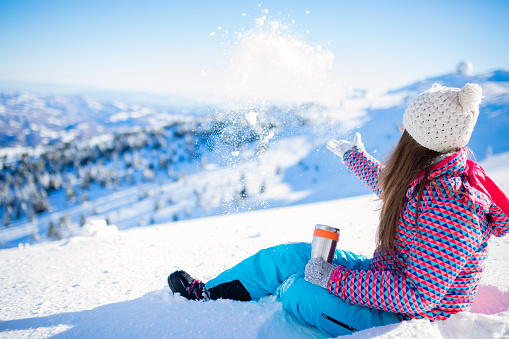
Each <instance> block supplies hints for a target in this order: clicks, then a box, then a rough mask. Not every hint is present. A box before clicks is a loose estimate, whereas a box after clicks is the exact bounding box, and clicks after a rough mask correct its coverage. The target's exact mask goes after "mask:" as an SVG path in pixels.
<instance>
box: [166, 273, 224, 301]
mask: <svg viewBox="0 0 509 339" xmlns="http://www.w3.org/2000/svg"><path fill="white" fill-rule="evenodd" d="M168 285H170V289H171V291H172V292H173V293H180V295H181V296H183V297H184V298H186V299H189V300H210V299H212V298H211V293H210V292H209V291H207V290H206V289H205V284H204V283H203V282H201V281H200V280H198V279H193V278H192V277H191V276H190V275H189V274H188V273H187V272H185V271H175V272H173V273H172V274H170V275H169V276H168ZM216 299H217V298H216Z"/></svg>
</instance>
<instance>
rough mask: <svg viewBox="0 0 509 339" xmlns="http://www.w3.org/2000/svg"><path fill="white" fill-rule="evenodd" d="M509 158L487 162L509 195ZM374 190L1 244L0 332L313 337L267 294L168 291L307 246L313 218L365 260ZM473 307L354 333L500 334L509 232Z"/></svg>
mask: <svg viewBox="0 0 509 339" xmlns="http://www.w3.org/2000/svg"><path fill="white" fill-rule="evenodd" d="M508 160H509V153H505V154H502V155H500V156H497V157H494V158H492V159H490V160H489V161H487V162H485V163H483V164H484V167H485V168H486V169H487V171H488V173H490V174H491V176H492V177H493V178H494V179H495V180H496V181H498V182H499V183H500V184H501V185H502V186H503V188H504V189H505V190H509V182H508V181H507V178H508V177H509V167H508V166H507V164H508ZM377 206H378V201H376V199H375V196H373V195H364V196H359V197H354V198H348V199H343V200H332V201H328V202H321V203H314V204H307V205H300V206H293V207H285V208H275V209H270V210H264V211H253V212H247V213H240V214H235V215H229V216H218V217H209V218H201V219H195V220H189V221H180V222H174V223H169V224H161V225H156V226H150V227H145V228H135V229H130V230H125V231H118V230H117V229H116V227H114V226H106V225H104V224H101V223H100V222H95V223H94V224H91V223H89V224H88V225H86V226H85V227H84V228H83V235H82V236H78V237H73V238H71V239H69V240H61V241H56V242H46V243H43V244H37V245H33V246H22V245H21V246H20V247H19V248H12V249H6V250H2V251H0V265H1V267H2V275H1V276H0V300H2V303H1V304H0V336H1V337H3V338H22V337H34V338H46V337H52V336H56V337H82V338H83V337H87V338H90V337H96V338H105V337H107V338H125V337H148V338H154V337H155V338H239V337H242V338H312V337H323V335H322V334H321V333H320V332H318V331H317V330H315V329H314V328H310V327H306V326H303V325H300V324H299V323H298V322H297V321H296V320H295V319H293V318H292V317H291V316H289V315H288V314H286V313H285V312H284V311H283V310H282V308H281V304H280V303H278V302H275V300H274V298H273V297H267V298H265V299H263V300H260V301H258V302H254V301H252V302H234V301H229V300H219V301H214V302H208V303H202V302H192V301H187V300H184V299H183V298H182V297H179V296H172V295H171V294H170V293H169V289H168V287H167V286H166V277H167V275H168V274H169V273H171V272H172V271H174V270H176V269H185V270H187V271H188V272H189V273H191V274H192V275H194V276H196V277H198V278H200V279H202V280H205V281H207V280H209V279H211V278H213V277H214V276H215V275H217V274H218V273H220V272H221V271H223V270H225V269H227V268H229V267H231V266H233V265H234V264H236V263H237V262H239V261H240V260H242V259H244V258H246V257H248V256H249V255H252V254H254V253H256V252H257V251H258V250H260V249H262V248H266V247H269V246H273V245H277V244H280V243H287V242H296V241H310V238H311V235H312V230H313V227H314V225H315V224H316V223H324V224H330V225H335V226H338V227H340V228H341V238H340V242H339V246H340V247H341V248H343V249H345V250H349V251H354V252H357V253H361V254H364V255H368V256H369V255H370V254H371V253H372V251H373V249H374V231H375V228H376V224H377V214H376V212H375V209H376V208H377ZM490 246H491V251H490V258H489V259H488V261H487V264H486V270H485V274H484V276H483V279H482V281H481V287H480V289H479V293H478V295H477V298H476V302H475V303H474V305H473V307H472V312H471V313H464V314H458V315H455V316H453V317H451V318H450V319H449V320H447V321H444V322H435V323H429V322H427V321H426V320H412V321H409V322H405V323H401V324H395V325H389V326H385V327H381V328H375V329H370V330H366V331H362V332H359V333H356V334H355V335H353V337H354V338H371V337H378V338H394V337H415V338H428V339H429V338H476V339H477V338H502V337H505V338H507V337H508V336H509V281H508V280H507V276H508V275H509V237H504V238H492V239H491V241H490Z"/></svg>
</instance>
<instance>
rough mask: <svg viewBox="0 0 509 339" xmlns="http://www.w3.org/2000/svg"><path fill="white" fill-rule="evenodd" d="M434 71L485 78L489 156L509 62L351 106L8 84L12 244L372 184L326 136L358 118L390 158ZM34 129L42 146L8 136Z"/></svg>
mask: <svg viewBox="0 0 509 339" xmlns="http://www.w3.org/2000/svg"><path fill="white" fill-rule="evenodd" d="M435 82H438V83H441V84H444V85H447V86H455V87H461V86H463V85H464V84H465V83H466V82H476V83H479V84H480V85H481V86H482V87H483V91H484V92H483V95H484V98H483V102H482V105H481V114H480V116H479V120H478V123H477V127H476V129H475V130H474V133H473V135H472V139H471V141H470V144H469V146H470V147H471V148H472V149H473V151H474V152H475V153H476V155H477V158H478V159H479V160H482V159H485V158H486V157H487V156H490V155H491V154H498V153H502V152H505V151H508V150H509V139H508V138H507V137H506V135H507V131H509V112H508V110H509V109H508V107H509V72H505V71H495V72H490V73H488V74H482V75H477V76H464V75H457V74H448V75H444V76H440V77H434V78H430V79H425V80H423V81H419V82H417V83H414V84H411V85H409V86H405V87H402V88H400V89H398V90H394V91H391V92H389V93H386V94H385V95H382V96H378V97H375V98H371V97H369V96H367V95H366V93H364V92H362V91H357V92H355V93H353V94H352V95H350V96H347V97H345V99H344V100H343V102H342V104H341V106H340V107H324V106H320V105H316V104H304V105H296V106H291V105H257V106H255V105H251V106H239V105H233V104H231V105H224V106H217V107H212V108H211V107H194V108H189V107H187V108H185V109H184V108H182V107H181V108H179V109H177V108H175V107H173V108H172V107H171V106H169V107H163V106H161V105H160V103H158V105H153V106H143V107H142V106H141V105H137V104H133V103H129V104H127V103H125V102H120V101H118V100H117V101H108V100H105V99H101V100H99V99H91V98H89V97H82V96H75V95H74V96H65V95H61V96H55V95H39V94H34V93H27V92H14V91H1V95H0V98H1V101H0V121H1V122H2V123H3V124H4V127H5V128H3V129H0V131H1V132H0V140H5V143H6V144H4V143H2V146H4V148H3V149H0V153H2V154H3V155H4V156H3V157H2V159H1V166H2V171H1V172H0V184H1V187H0V218H2V219H0V220H3V226H0V242H1V245H3V246H5V247H12V246H17V245H18V243H27V242H31V243H33V242H37V241H41V240H46V239H59V238H62V237H64V238H65V237H68V236H72V235H75V234H79V233H80V232H81V227H80V225H83V224H85V223H86V221H87V219H89V218H91V217H94V218H98V217H99V218H103V219H106V220H108V222H109V223H112V224H115V225H117V227H118V228H120V229H126V228H130V227H137V226H145V225H150V224H158V223H164V222H170V221H178V220H183V219H191V218H200V217H204V216H214V215H223V214H232V213H237V212H243V211H249V210H255V209H265V208H270V207H280V206H288V205H294V204H305V203H311V202H317V201H325V200H331V199H337V198H342V197H350V196H355V195H359V194H364V193H368V191H367V189H366V188H365V187H364V186H363V185H362V184H361V183H359V182H358V181H357V180H355V179H353V176H352V175H351V174H349V173H346V171H341V170H340V168H341V167H342V166H341V163H340V161H339V159H338V158H336V157H334V156H332V154H331V153H330V152H328V151H327V150H326V149H325V143H326V141H327V140H328V139H330V138H351V137H352V135H353V132H355V131H357V130H359V131H360V132H361V134H362V136H363V141H364V143H365V145H366V147H367V149H368V151H370V152H371V153H372V154H373V155H374V156H375V157H378V158H383V156H384V155H385V154H386V153H387V151H388V150H389V149H390V148H391V147H392V146H393V145H394V144H395V142H396V141H397V139H398V138H399V135H400V132H399V130H398V127H399V125H400V124H401V118H402V114H403V111H404V109H405V108H406V106H407V104H408V102H409V101H410V100H411V99H412V98H413V97H415V96H416V95H417V94H419V93H420V92H422V91H424V90H426V89H427V88H429V87H430V86H431V85H432V84H433V83H435ZM80 126H81V127H80ZM2 133H3V134H2ZM20 135H21V137H20ZM91 135H93V137H87V136H91ZM44 138H46V139H44ZM30 140H31V141H33V142H34V143H35V144H37V145H39V146H37V147H25V148H22V149H19V148H6V147H5V146H8V145H13V143H14V144H16V145H24V146H28V145H30V143H28V141H30ZM41 144H43V145H44V144H51V145H46V146H41ZM507 165H508V166H509V164H507Z"/></svg>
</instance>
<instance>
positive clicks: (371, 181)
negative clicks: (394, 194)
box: [343, 147, 383, 197]
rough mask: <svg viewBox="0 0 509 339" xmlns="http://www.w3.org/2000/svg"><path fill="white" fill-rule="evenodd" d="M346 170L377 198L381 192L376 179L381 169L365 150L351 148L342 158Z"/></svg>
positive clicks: (380, 165) (377, 162) (379, 164)
mask: <svg viewBox="0 0 509 339" xmlns="http://www.w3.org/2000/svg"><path fill="white" fill-rule="evenodd" d="M343 161H344V163H345V165H346V166H347V167H348V169H349V170H350V171H351V172H353V173H354V174H355V175H356V176H357V177H358V178H359V179H361V181H362V182H364V183H365V184H366V186H368V187H369V188H370V189H371V190H372V191H373V192H374V193H375V194H376V195H377V196H379V197H380V196H381V194H382V190H381V188H380V186H379V184H378V177H379V175H380V172H381V171H382V169H383V166H382V164H381V163H380V162H379V161H378V160H376V159H375V158H373V157H372V156H371V155H369V154H368V153H367V152H366V151H365V150H362V149H358V148H356V147H354V148H352V149H351V150H349V151H348V152H346V153H345V155H344V156H343Z"/></svg>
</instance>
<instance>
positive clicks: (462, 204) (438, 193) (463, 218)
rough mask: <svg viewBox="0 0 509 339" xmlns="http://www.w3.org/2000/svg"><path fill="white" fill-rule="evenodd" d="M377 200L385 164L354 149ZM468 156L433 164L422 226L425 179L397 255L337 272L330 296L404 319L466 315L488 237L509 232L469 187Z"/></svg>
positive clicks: (402, 223) (404, 222)
mask: <svg viewBox="0 0 509 339" xmlns="http://www.w3.org/2000/svg"><path fill="white" fill-rule="evenodd" d="M343 160H344V162H345V164H346V165H347V167H348V168H349V169H350V170H351V171H353V172H354V173H355V174H356V175H357V176H358V177H359V178H360V179H361V180H362V181H363V182H364V183H365V184H366V185H367V186H368V187H370V188H371V189H372V190H373V191H374V192H375V194H377V195H378V196H380V195H381V193H382V192H381V187H380V186H379V182H378V176H379V174H380V171H381V169H382V165H381V164H380V163H379V162H378V161H377V160H375V159H374V158H373V157H371V156H370V155H369V154H368V153H366V152H365V151H364V150H359V149H356V148H354V149H353V150H351V151H349V152H347V153H346V154H345V155H344V158H343ZM466 161H467V155H466V151H465V150H464V149H461V150H460V151H458V152H457V153H454V154H453V155H451V156H448V157H446V158H445V159H443V160H441V161H440V162H439V163H437V164H435V165H433V167H432V170H431V173H430V179H431V180H430V182H429V183H428V184H426V185H425V189H424V192H423V196H422V200H421V205H420V208H419V217H418V221H417V227H416V226H415V224H414V222H415V220H414V219H415V208H416V205H417V192H415V191H416V186H417V184H418V183H419V182H420V180H422V175H421V176H420V177H418V178H417V179H416V180H415V181H414V182H413V183H412V184H411V185H410V187H409V188H408V190H407V194H406V200H405V204H404V206H403V208H402V210H401V215H400V218H399V222H398V228H397V233H396V238H395V245H396V246H395V253H394V256H391V255H389V256H387V255H382V254H381V253H380V252H379V251H375V253H374V257H373V259H371V270H369V271H361V270H351V269H347V268H345V267H342V266H340V267H338V268H336V269H335V270H334V272H333V274H332V277H331V280H330V283H329V292H331V293H334V294H336V295H337V296H339V297H341V298H343V299H344V300H346V301H348V302H349V303H352V304H357V305H363V306H367V307H372V308H377V309H381V310H385V311H389V312H394V313H399V314H401V315H403V317H404V318H406V319H410V318H428V319H430V320H435V319H446V318H448V317H449V316H450V315H452V314H454V313H458V312H461V311H467V310H469V309H470V307H471V305H472V302H473V301H474V297H475V293H476V291H477V287H478V284H479V280H480V279H481V275H482V272H483V270H484V262H485V260H486V258H487V257H488V239H489V238H490V237H491V236H492V235H495V236H498V237H500V236H503V235H505V234H507V233H508V232H509V218H508V216H506V215H505V214H504V213H503V212H502V210H501V209H500V207H499V206H497V205H496V204H495V203H494V202H493V201H492V200H491V199H490V197H489V195H487V194H485V193H483V192H481V191H479V190H477V189H476V188H474V187H473V186H471V185H470V183H469V180H468V177H467V174H466V170H465V167H466V166H465V165H466Z"/></svg>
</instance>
